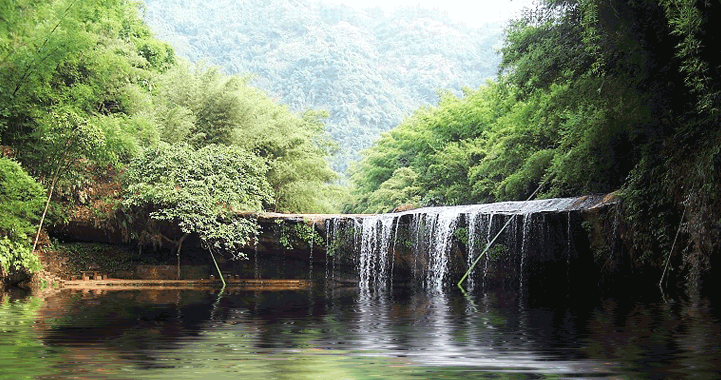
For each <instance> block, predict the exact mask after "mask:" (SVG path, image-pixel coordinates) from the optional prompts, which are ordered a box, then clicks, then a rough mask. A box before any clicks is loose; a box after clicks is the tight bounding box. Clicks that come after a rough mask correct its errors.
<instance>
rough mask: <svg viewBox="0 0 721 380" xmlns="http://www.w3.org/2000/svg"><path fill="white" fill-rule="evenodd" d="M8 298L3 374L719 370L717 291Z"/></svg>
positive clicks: (635, 373)
mask: <svg viewBox="0 0 721 380" xmlns="http://www.w3.org/2000/svg"><path fill="white" fill-rule="evenodd" d="M0 297H1V300H0V379H196V378H205V377H206V376H212V378H213V379H224V378H228V379H230V378H233V379H236V378H243V379H311V378H312V379H366V378H390V377H392V378H400V379H404V378H413V379H418V378H444V379H467V378H481V379H486V378H487V379H546V378H549V379H557V378H610V379H625V378H628V379H632V378H633V379H635V378H650V379H657V378H658V379H660V378H699V379H705V378H708V379H711V378H717V377H719V376H720V375H721V374H720V373H719V372H718V369H719V368H721V360H720V359H721V350H720V349H719V342H721V340H720V338H721V328H720V326H719V319H718V317H717V316H718V313H717V311H716V310H715V309H714V308H713V307H711V303H710V301H708V300H706V299H699V300H696V301H694V302H689V301H669V300H664V299H662V298H661V297H660V296H659V297H656V296H648V297H637V298H634V297H631V296H628V295H626V296H625V297H624V298H623V299H621V298H610V297H594V298H593V299H585V300H579V299H560V300H558V299H556V300H546V301H534V302H528V300H523V299H522V298H521V299H519V298H518V297H516V296H515V295H513V294H506V293H503V292H487V293H483V294H477V295H471V296H464V295H462V294H460V293H459V292H453V291H448V292H445V293H444V292H435V293H429V292H426V291H413V290H407V289H396V290H394V291H393V292H377V293H373V292H369V291H361V290H357V289H345V290H343V289H335V290H324V289H314V290H306V291H280V292H245V291H233V290H228V289H226V290H225V291H224V292H222V293H219V292H218V291H208V290H204V291H201V290H142V291H100V292H97V291H96V292H93V291H85V292H82V291H69V290H65V291H60V292H58V293H57V294H54V295H51V296H49V297H47V298H42V299H41V298H32V297H29V298H21V297H16V296H15V297H10V296H7V295H6V296H0Z"/></svg>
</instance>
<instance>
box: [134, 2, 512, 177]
mask: <svg viewBox="0 0 721 380" xmlns="http://www.w3.org/2000/svg"><path fill="white" fill-rule="evenodd" d="M144 2H145V4H146V5H147V8H146V13H145V19H146V20H147V21H148V23H149V24H150V25H151V27H152V28H153V30H156V31H157V32H158V35H159V37H160V38H162V39H165V40H167V41H170V42H171V43H172V44H173V46H175V47H176V48H177V52H178V54H179V55H181V56H183V57H185V58H187V59H189V60H190V61H191V62H199V61H202V60H206V61H208V62H210V63H212V64H216V65H219V66H222V67H223V68H224V69H225V70H226V71H227V72H229V73H233V74H246V73H252V74H253V77H252V83H254V84H257V85H258V86H260V87H261V88H263V89H265V90H266V91H268V92H269V93H270V94H272V96H277V97H278V98H279V99H282V101H283V103H285V104H288V105H289V107H290V108H291V110H293V111H295V112H302V111H304V110H305V109H307V108H314V109H323V110H325V111H327V112H328V114H329V117H328V128H329V131H330V134H331V136H332V137H333V139H334V140H335V141H337V142H338V143H339V145H340V147H341V148H342V151H341V152H340V154H339V155H338V156H337V157H336V159H335V160H334V168H335V169H336V170H339V171H342V170H344V169H345V168H346V167H347V164H348V162H349V161H350V160H352V159H355V158H357V157H358V155H357V152H358V151H360V150H361V149H364V148H367V147H368V146H370V144H371V143H372V142H373V141H374V140H375V139H376V138H377V137H378V135H379V134H380V132H382V131H387V130H389V129H390V128H392V127H394V126H395V125H397V124H398V123H399V122H400V121H401V120H402V119H403V118H404V117H406V116H407V115H408V114H410V113H411V112H412V111H413V110H414V109H416V108H418V107H419V106H421V105H424V104H435V103H436V102H437V100H438V98H437V91H438V90H440V89H448V90H452V91H453V92H455V93H457V94H460V92H461V89H462V88H463V87H466V86H470V87H477V86H479V85H481V84H482V83H483V82H484V81H485V80H486V79H490V78H492V77H494V76H495V73H496V70H497V66H498V62H499V58H500V57H499V56H498V55H497V53H496V50H495V48H496V47H497V46H496V45H498V43H499V42H500V41H501V31H502V30H501V27H500V25H498V24H493V25H485V26H483V27H481V28H469V27H466V26H464V25H460V24H458V23H456V22H453V21H452V20H450V19H449V18H448V17H446V16H445V15H444V14H443V12H441V11H439V10H430V9H423V8H421V7H418V6H416V7H411V8H402V9H398V10H397V11H396V12H393V13H390V14H384V12H383V11H382V10H381V9H380V8H368V9H353V8H350V7H347V6H345V5H334V4H327V3H323V2H316V1H310V0H302V1H284V0H268V1H262V2H260V1H251V0H216V1H212V2H205V1H204V2H200V1H191V0H144Z"/></svg>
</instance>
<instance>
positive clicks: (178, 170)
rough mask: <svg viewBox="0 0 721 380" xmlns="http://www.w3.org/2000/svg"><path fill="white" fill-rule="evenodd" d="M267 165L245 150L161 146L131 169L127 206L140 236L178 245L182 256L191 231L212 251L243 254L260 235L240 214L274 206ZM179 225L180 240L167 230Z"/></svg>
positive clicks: (143, 154) (220, 147)
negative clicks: (267, 176) (247, 245)
mask: <svg viewBox="0 0 721 380" xmlns="http://www.w3.org/2000/svg"><path fill="white" fill-rule="evenodd" d="M266 171H267V167H266V165H265V162H264V161H263V160H262V159H260V158H258V157H256V156H254V155H253V154H251V153H248V152H246V151H244V150H242V149H240V148H237V147H232V146H222V145H208V146H205V147H203V148H201V149H198V150H195V149H193V148H190V147H188V146H178V145H168V144H165V143H161V144H159V145H158V147H157V148H153V149H147V150H145V151H144V152H143V153H142V154H140V155H139V156H138V157H137V158H135V159H134V160H133V161H132V162H131V163H130V165H129V166H128V169H127V172H126V174H125V177H124V181H125V183H126V185H125V196H124V200H123V206H124V207H125V209H126V210H127V213H128V214H129V215H133V216H134V218H135V223H136V225H137V226H138V229H137V230H138V232H145V233H147V234H149V235H151V236H160V237H161V238H163V239H165V240H168V241H170V242H173V243H174V244H175V245H176V248H177V250H176V252H177V254H178V255H180V250H181V249H182V244H183V241H184V240H185V239H186V238H187V237H188V235H190V234H191V233H195V234H198V236H199V237H200V239H201V241H202V242H203V243H204V244H206V245H207V246H208V247H209V248H211V249H218V250H221V251H223V252H228V253H231V254H233V255H234V256H237V257H245V255H244V254H243V253H242V252H240V251H239V250H240V248H242V247H244V246H245V245H246V244H247V243H248V241H249V240H250V238H251V237H252V236H253V235H254V234H256V231H257V228H258V227H257V224H256V223H255V222H253V221H252V220H250V219H247V218H243V217H239V216H238V215H237V213H238V212H242V211H256V212H258V211H262V210H263V209H264V207H266V206H267V205H269V204H270V202H272V195H271V194H272V192H271V189H270V186H269V185H268V182H267V180H266V177H265V175H266ZM175 227H177V228H178V229H179V230H180V231H179V233H180V234H179V236H166V234H165V233H164V231H167V230H169V231H173V228H175Z"/></svg>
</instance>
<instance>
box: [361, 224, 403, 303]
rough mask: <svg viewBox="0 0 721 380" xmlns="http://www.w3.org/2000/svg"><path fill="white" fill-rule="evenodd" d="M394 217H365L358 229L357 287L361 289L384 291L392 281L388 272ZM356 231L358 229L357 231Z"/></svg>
mask: <svg viewBox="0 0 721 380" xmlns="http://www.w3.org/2000/svg"><path fill="white" fill-rule="evenodd" d="M394 224H395V217H394V216H393V215H378V216H374V217H365V218H363V220H362V221H361V228H360V229H359V233H360V236H359V237H358V238H356V240H360V242H361V246H360V255H359V257H358V275H359V277H360V283H359V286H360V287H361V289H371V288H372V289H374V290H381V289H385V288H386V286H387V284H388V283H389V282H390V281H392V275H393V273H392V272H390V271H389V266H391V265H389V264H390V263H389V261H392V260H389V258H390V257H391V255H390V254H391V252H390V250H391V247H392V245H391V242H392V240H393V237H394V236H393V235H394V234H393V231H394V228H393V226H394ZM357 231H358V229H357Z"/></svg>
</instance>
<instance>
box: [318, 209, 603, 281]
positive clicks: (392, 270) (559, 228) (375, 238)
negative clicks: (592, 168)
mask: <svg viewBox="0 0 721 380" xmlns="http://www.w3.org/2000/svg"><path fill="white" fill-rule="evenodd" d="M598 201H599V198H592V197H587V198H564V199H548V200H538V201H530V202H502V203H493V204H484V205H469V206H453V207H428V208H422V209H416V210H408V211H403V212H399V213H393V214H382V215H356V216H353V217H350V218H346V220H348V219H351V218H352V220H353V222H352V223H350V225H351V226H352V234H353V236H352V241H354V242H355V243H353V245H354V247H355V248H352V249H353V250H355V253H352V255H353V256H354V257H355V262H356V265H355V267H356V270H357V272H356V273H357V276H358V281H359V287H360V288H361V289H365V290H373V291H376V290H383V289H386V288H387V287H388V286H389V284H392V283H393V281H395V280H394V276H398V278H399V279H401V282H404V283H408V281H409V280H413V283H415V284H416V285H418V286H421V287H423V288H425V289H427V290H430V291H439V290H442V289H443V288H444V287H446V286H448V285H450V284H452V283H454V282H453V281H457V280H458V279H459V278H460V275H461V274H463V273H464V272H465V271H466V270H468V269H469V268H470V267H471V266H472V265H473V263H474V262H475V261H476V259H477V258H478V257H479V255H481V254H484V255H485V258H484V259H483V258H482V259H483V261H482V262H480V266H479V268H476V269H474V270H473V271H472V272H471V273H470V276H469V277H468V283H467V286H468V289H473V288H474V287H476V286H478V284H481V286H483V287H485V286H486V285H487V283H490V284H493V285H499V284H500V285H502V286H509V287H511V288H513V289H515V288H521V289H523V288H525V287H528V286H530V284H531V283H533V282H534V281H535V283H538V282H539V281H541V280H542V279H541V280H539V278H540V277H538V276H539V273H540V276H550V275H549V274H544V273H543V272H544V270H543V269H538V268H537V266H538V265H541V264H542V263H547V262H556V261H559V260H560V262H561V263H562V264H565V267H566V270H565V271H564V272H568V268H570V266H571V257H572V255H574V252H573V248H574V247H573V243H572V242H571V241H570V239H572V235H573V234H574V233H575V232H574V231H575V230H572V229H573V228H574V227H573V226H572V218H571V213H572V212H573V211H577V210H581V209H584V208H587V207H589V205H593V204H594V202H598ZM552 215H557V216H553V217H552V219H550V220H547V218H551V216H552ZM331 226H332V228H329V229H328V233H329V234H330V233H332V234H333V236H332V237H331V238H329V239H328V243H327V244H328V245H334V244H335V245H337V243H336V240H337V239H339V236H340V235H341V234H343V232H342V231H343V230H344V229H346V230H347V229H348V223H345V224H343V226H341V224H340V223H339V222H337V221H334V222H333V223H331ZM579 227H580V226H579ZM462 228H465V229H466V230H465V232H464V231H459V229H462ZM466 235H467V238H463V239H462V237H464V236H466ZM496 235H498V237H500V239H496V238H497V236H496ZM348 238H349V236H347V233H346V239H348ZM492 243H493V244H492ZM498 245H500V246H499V247H496V246H498ZM489 246H490V247H491V249H490V253H489V252H487V251H485V249H486V248H487V247H489ZM329 249H330V248H329ZM334 262H335V261H334ZM396 263H398V265H396ZM544 265H545V264H544ZM481 268H482V269H481ZM566 274H568V273H566ZM533 276H536V277H533ZM555 277H561V280H562V277H563V274H561V275H560V276H558V275H556V276H555ZM566 278H568V275H567V276H566ZM551 280H553V281H558V280H557V279H555V278H551ZM479 281H480V282H479Z"/></svg>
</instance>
